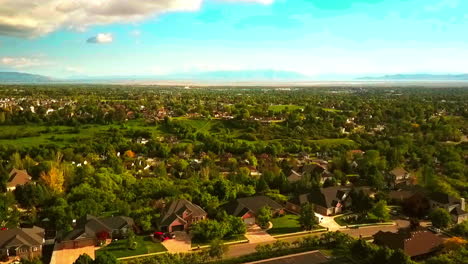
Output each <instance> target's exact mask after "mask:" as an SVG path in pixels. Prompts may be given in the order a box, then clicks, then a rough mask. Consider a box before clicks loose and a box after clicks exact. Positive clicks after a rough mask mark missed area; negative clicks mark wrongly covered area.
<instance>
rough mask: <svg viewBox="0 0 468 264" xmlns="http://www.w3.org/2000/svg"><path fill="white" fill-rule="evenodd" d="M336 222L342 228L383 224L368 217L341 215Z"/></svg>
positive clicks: (336, 218)
mask: <svg viewBox="0 0 468 264" xmlns="http://www.w3.org/2000/svg"><path fill="white" fill-rule="evenodd" d="M334 220H335V222H336V223H337V224H339V225H340V226H349V225H364V224H376V225H378V224H382V222H379V221H376V220H374V219H369V218H368V217H362V216H358V215H356V214H347V215H341V216H338V217H335V218H334ZM385 223H390V222H385Z"/></svg>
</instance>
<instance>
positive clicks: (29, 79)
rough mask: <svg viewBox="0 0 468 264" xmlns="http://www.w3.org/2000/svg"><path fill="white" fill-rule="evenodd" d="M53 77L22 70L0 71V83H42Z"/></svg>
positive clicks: (50, 80) (49, 80)
mask: <svg viewBox="0 0 468 264" xmlns="http://www.w3.org/2000/svg"><path fill="white" fill-rule="evenodd" d="M53 80H54V79H52V78H50V77H47V76H43V75H37V74H29V73H22V72H0V84H2V83H44V82H52V81H53Z"/></svg>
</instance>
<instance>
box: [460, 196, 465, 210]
mask: <svg viewBox="0 0 468 264" xmlns="http://www.w3.org/2000/svg"><path fill="white" fill-rule="evenodd" d="M460 209H462V210H463V211H465V198H460Z"/></svg>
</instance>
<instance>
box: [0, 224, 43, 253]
mask: <svg viewBox="0 0 468 264" xmlns="http://www.w3.org/2000/svg"><path fill="white" fill-rule="evenodd" d="M44 236H45V232H44V229H42V228H40V227H37V226H34V227H32V228H13V229H5V230H0V257H5V256H6V257H9V258H13V259H33V258H40V257H41V256H42V245H43V244H44V242H45V240H44Z"/></svg>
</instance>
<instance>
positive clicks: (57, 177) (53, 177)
mask: <svg viewBox="0 0 468 264" xmlns="http://www.w3.org/2000/svg"><path fill="white" fill-rule="evenodd" d="M41 179H42V180H43V181H44V183H45V184H46V185H47V187H49V188H50V189H51V190H52V191H54V192H57V193H62V192H63V183H64V177H63V171H62V170H60V169H59V168H57V166H53V167H52V168H51V169H50V170H49V171H48V172H42V173H41Z"/></svg>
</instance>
